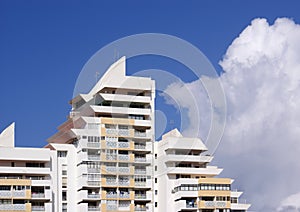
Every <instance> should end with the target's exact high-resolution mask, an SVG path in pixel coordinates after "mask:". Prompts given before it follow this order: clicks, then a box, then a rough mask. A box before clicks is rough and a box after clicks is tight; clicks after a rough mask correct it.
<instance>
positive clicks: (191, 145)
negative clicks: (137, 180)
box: [154, 129, 250, 212]
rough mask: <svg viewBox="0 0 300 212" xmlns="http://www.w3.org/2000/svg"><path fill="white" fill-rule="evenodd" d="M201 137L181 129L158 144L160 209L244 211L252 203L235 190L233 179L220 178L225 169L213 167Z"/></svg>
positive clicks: (160, 211)
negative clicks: (183, 132)
mask: <svg viewBox="0 0 300 212" xmlns="http://www.w3.org/2000/svg"><path fill="white" fill-rule="evenodd" d="M206 151H207V148H206V146H205V145H204V144H203V142H202V141H201V140H200V139H199V138H186V137H183V136H182V135H181V134H180V132H179V131H178V130H177V129H174V130H172V131H170V132H168V133H166V134H165V135H163V136H162V140H161V141H159V142H156V143H155V148H154V155H155V162H154V167H155V173H154V176H155V184H154V190H155V198H154V202H155V203H154V204H155V208H156V210H155V211H157V212H164V211H195V212H197V211H199V212H230V211H231V212H244V211H247V210H248V208H249V207H250V204H245V203H241V202H240V201H239V197H240V196H241V194H242V192H238V191H232V189H231V184H232V183H233V180H232V179H229V178H216V176H218V175H219V174H220V173H221V172H222V169H220V168H218V167H216V166H209V165H208V164H209V163H210V162H211V161H212V159H213V157H212V156H210V155H206V154H205V152H206Z"/></svg>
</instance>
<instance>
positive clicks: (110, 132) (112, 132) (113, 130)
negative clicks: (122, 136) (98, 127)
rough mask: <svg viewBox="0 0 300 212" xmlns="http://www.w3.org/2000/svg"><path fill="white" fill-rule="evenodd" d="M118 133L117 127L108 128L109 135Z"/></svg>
mask: <svg viewBox="0 0 300 212" xmlns="http://www.w3.org/2000/svg"><path fill="white" fill-rule="evenodd" d="M117 133H118V130H117V129H106V134H108V135H116V134H117Z"/></svg>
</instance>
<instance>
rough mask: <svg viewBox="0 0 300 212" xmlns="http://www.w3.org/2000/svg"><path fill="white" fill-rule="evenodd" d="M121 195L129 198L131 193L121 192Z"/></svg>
mask: <svg viewBox="0 0 300 212" xmlns="http://www.w3.org/2000/svg"><path fill="white" fill-rule="evenodd" d="M119 197H120V198H124V199H127V198H130V194H129V193H120V194H119Z"/></svg>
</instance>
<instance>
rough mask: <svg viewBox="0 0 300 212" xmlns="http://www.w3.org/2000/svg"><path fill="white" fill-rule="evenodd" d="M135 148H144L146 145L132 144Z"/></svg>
mask: <svg viewBox="0 0 300 212" xmlns="http://www.w3.org/2000/svg"><path fill="white" fill-rule="evenodd" d="M134 148H135V149H146V145H141V144H135V145H134Z"/></svg>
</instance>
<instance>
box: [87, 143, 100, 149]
mask: <svg viewBox="0 0 300 212" xmlns="http://www.w3.org/2000/svg"><path fill="white" fill-rule="evenodd" d="M87 147H89V148H100V147H101V143H100V142H87Z"/></svg>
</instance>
